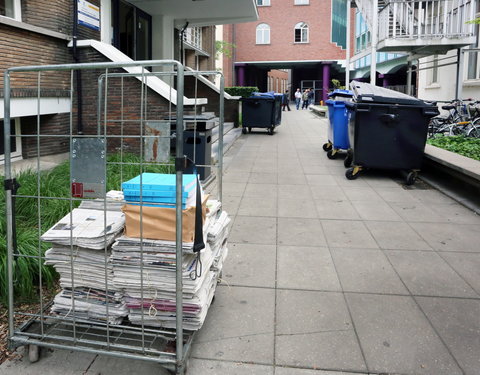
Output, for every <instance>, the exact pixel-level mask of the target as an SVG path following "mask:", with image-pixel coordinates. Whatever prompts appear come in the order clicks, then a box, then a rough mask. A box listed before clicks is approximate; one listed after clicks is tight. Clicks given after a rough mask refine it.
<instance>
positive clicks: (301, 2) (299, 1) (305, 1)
mask: <svg viewBox="0 0 480 375" xmlns="http://www.w3.org/2000/svg"><path fill="white" fill-rule="evenodd" d="M309 3H310V0H295V3H294V4H295V5H308V4H309Z"/></svg>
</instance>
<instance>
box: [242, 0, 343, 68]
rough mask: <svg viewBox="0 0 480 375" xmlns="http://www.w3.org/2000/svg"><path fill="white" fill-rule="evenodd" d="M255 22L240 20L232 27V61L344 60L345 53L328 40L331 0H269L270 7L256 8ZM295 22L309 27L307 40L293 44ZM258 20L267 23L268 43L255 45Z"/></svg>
mask: <svg viewBox="0 0 480 375" xmlns="http://www.w3.org/2000/svg"><path fill="white" fill-rule="evenodd" d="M258 12H259V16H260V17H259V20H258V21H257V22H249V23H240V24H237V25H235V28H236V33H235V35H236V38H235V40H236V42H235V43H236V44H237V50H236V59H235V61H238V62H242V61H258V60H262V61H295V60H332V59H334V60H337V59H344V58H345V52H344V51H343V50H342V49H341V48H340V47H337V46H336V44H335V43H331V42H330V39H331V38H330V35H331V2H330V1H327V0H311V1H310V4H309V5H294V4H293V0H288V1H272V6H267V7H258ZM298 22H306V23H307V24H308V26H309V43H306V44H305V43H294V27H295V24H297V23H298ZM260 23H267V24H269V26H270V44H266V45H257V44H255V30H256V26H257V25H258V24H260Z"/></svg>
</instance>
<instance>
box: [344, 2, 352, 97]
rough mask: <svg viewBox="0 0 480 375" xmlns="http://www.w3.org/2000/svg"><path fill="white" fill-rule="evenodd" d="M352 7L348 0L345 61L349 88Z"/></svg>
mask: <svg viewBox="0 0 480 375" xmlns="http://www.w3.org/2000/svg"><path fill="white" fill-rule="evenodd" d="M351 7H352V0H347V40H346V42H347V45H346V46H345V47H346V55H347V56H346V61H345V65H346V67H345V88H346V89H347V90H348V88H349V83H350V32H351V31H350V13H351Z"/></svg>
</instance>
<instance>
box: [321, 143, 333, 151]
mask: <svg viewBox="0 0 480 375" xmlns="http://www.w3.org/2000/svg"><path fill="white" fill-rule="evenodd" d="M322 147H323V151H330V150H331V149H332V144H331V143H330V142H327V143H324V144H323V146H322Z"/></svg>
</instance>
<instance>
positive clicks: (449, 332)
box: [416, 297, 480, 375]
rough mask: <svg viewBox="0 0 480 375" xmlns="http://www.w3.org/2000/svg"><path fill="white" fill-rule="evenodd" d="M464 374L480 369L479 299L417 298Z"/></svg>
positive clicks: (467, 374) (477, 371)
mask: <svg viewBox="0 0 480 375" xmlns="http://www.w3.org/2000/svg"><path fill="white" fill-rule="evenodd" d="M416 300H417V302H418V304H419V305H420V307H421V308H422V310H423V311H424V312H425V314H426V315H427V317H428V319H429V320H430V322H431V323H432V324H433V326H434V327H435V329H436V330H437V332H438V334H439V335H440V337H441V338H442V340H443V341H444V342H445V344H446V345H447V347H448V348H449V350H450V351H451V352H452V354H453V355H454V356H455V358H456V359H457V361H458V363H459V365H460V367H461V368H462V370H463V371H464V372H465V374H466V375H475V374H478V373H479V370H480V314H479V311H480V300H470V299H458V298H429V297H416Z"/></svg>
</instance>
